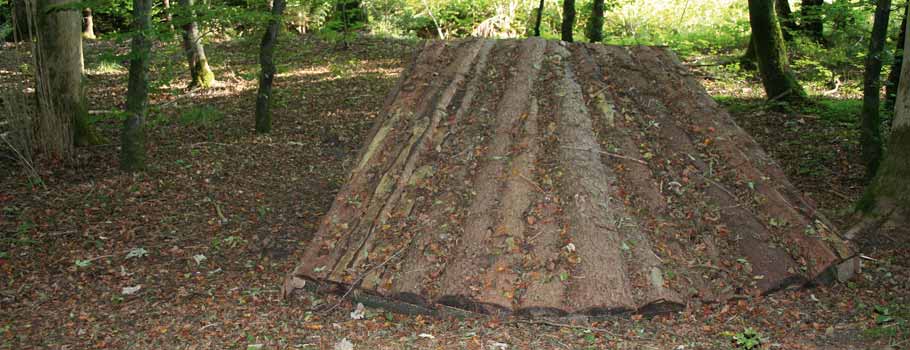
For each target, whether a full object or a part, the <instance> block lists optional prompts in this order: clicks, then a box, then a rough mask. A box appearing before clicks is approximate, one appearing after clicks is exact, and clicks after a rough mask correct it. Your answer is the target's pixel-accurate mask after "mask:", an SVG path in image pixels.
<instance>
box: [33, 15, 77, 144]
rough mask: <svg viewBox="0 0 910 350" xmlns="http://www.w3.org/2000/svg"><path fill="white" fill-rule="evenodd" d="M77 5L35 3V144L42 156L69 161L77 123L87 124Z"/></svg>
mask: <svg viewBox="0 0 910 350" xmlns="http://www.w3.org/2000/svg"><path fill="white" fill-rule="evenodd" d="M76 2H77V1H76V0H39V1H38V2H37V3H36V7H37V12H36V13H38V14H39V15H38V16H37V29H38V30H37V37H38V43H37V55H36V56H37V57H36V60H37V63H38V64H37V66H38V69H37V75H36V78H37V84H36V85H37V96H38V107H39V117H38V118H37V120H36V130H35V138H36V142H35V145H36V147H37V148H38V150H37V151H38V152H39V153H43V154H44V155H46V156H48V157H51V158H56V159H68V158H70V156H71V155H72V153H73V145H74V140H75V138H74V137H75V131H74V130H75V128H76V124H79V123H81V122H84V121H85V117H86V114H87V109H86V106H85V96H84V91H83V87H82V68H83V67H82V37H81V33H82V15H81V13H80V11H79V9H77V8H73V7H71V6H72V5H73V4H74V3H76ZM54 8H60V9H56V10H55V9H54ZM77 121H78V123H77Z"/></svg>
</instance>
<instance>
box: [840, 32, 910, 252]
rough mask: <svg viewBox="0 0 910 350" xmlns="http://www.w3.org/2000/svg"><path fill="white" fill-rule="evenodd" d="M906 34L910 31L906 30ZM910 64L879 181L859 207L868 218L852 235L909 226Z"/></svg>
mask: <svg viewBox="0 0 910 350" xmlns="http://www.w3.org/2000/svg"><path fill="white" fill-rule="evenodd" d="M904 31H905V32H906V31H907V29H905V30H904ZM908 40H910V35H906V34H905V37H904V55H908V54H910V50H908V49H910V43H908V42H907V41H908ZM908 178H910V65H908V64H905V65H903V66H902V67H901V79H900V84H899V85H898V88H897V101H896V106H895V107H894V121H893V124H892V126H891V136H890V137H889V139H888V151H887V153H885V157H884V159H882V162H881V165H879V168H878V171H877V172H876V176H875V179H874V180H873V181H872V183H871V184H870V185H869V187H868V188H867V190H866V194H865V196H864V197H863V199H862V200H861V201H860V203H859V204H858V205H857V208H858V209H859V210H860V211H862V212H863V213H864V214H865V218H864V220H863V221H862V222H860V223H859V224H858V225H857V226H856V227H854V229H853V230H851V235H855V234H858V233H865V232H864V231H868V230H870V229H875V228H877V227H880V226H881V225H882V224H885V225H887V226H891V227H892V228H893V227H906V224H907V223H908V222H907V221H908V219H907V218H908V216H910V181H907V179H908Z"/></svg>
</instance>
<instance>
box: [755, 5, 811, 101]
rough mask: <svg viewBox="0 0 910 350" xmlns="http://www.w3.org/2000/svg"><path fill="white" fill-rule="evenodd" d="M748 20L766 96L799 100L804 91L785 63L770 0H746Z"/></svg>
mask: <svg viewBox="0 0 910 350" xmlns="http://www.w3.org/2000/svg"><path fill="white" fill-rule="evenodd" d="M749 22H750V23H751V25H752V38H753V44H754V45H755V54H756V57H757V58H758V70H759V73H761V77H762V84H763V85H764V87H765V93H766V94H767V95H768V99H771V100H783V101H789V102H799V101H802V100H804V99H805V96H806V93H805V91H803V88H802V86H800V85H799V82H797V81H796V78H795V77H794V76H793V73H792V72H791V71H790V67H789V63H788V62H787V46H786V44H785V43H784V38H783V34H782V33H781V29H780V23H779V22H778V20H777V16H776V14H775V13H774V2H773V0H749Z"/></svg>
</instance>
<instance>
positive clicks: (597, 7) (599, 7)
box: [585, 0, 604, 43]
mask: <svg viewBox="0 0 910 350" xmlns="http://www.w3.org/2000/svg"><path fill="white" fill-rule="evenodd" d="M585 34H587V36H588V41H590V42H592V43H597V42H600V41H602V40H603V39H604V0H594V3H592V4H591V18H590V19H589V20H588V26H587V28H585Z"/></svg>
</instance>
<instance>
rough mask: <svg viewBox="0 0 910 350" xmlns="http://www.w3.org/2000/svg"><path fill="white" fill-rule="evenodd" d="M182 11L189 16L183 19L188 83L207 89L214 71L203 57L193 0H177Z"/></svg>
mask: <svg viewBox="0 0 910 350" xmlns="http://www.w3.org/2000/svg"><path fill="white" fill-rule="evenodd" d="M178 3H179V4H180V6H181V7H183V9H182V11H183V13H185V14H186V15H187V16H189V18H186V19H183V21H184V22H185V23H184V24H183V50H184V51H185V52H186V59H187V63H188V64H189V66H190V85H189V87H190V88H191V89H192V88H201V89H207V88H210V87H211V86H212V83H214V82H215V73H213V72H212V69H211V68H210V67H209V61H208V60H207V59H206V58H205V48H204V47H203V45H202V37H200V35H199V26H198V25H197V24H196V11H195V10H194V9H193V6H194V5H195V0H179V2H178Z"/></svg>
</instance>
